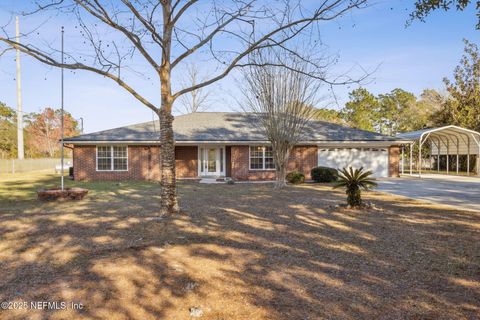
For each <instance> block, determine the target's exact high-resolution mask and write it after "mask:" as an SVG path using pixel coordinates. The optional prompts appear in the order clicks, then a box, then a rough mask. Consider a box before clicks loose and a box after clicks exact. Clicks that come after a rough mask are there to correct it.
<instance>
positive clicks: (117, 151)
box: [113, 147, 127, 158]
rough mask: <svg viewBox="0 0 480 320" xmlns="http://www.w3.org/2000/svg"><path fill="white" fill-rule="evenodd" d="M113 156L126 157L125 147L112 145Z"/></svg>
mask: <svg viewBox="0 0 480 320" xmlns="http://www.w3.org/2000/svg"><path fill="white" fill-rule="evenodd" d="M113 157H114V158H126V157H127V147H113Z"/></svg>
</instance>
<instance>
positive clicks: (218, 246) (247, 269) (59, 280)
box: [0, 182, 480, 320]
mask: <svg viewBox="0 0 480 320" xmlns="http://www.w3.org/2000/svg"><path fill="white" fill-rule="evenodd" d="M83 186H85V187H88V188H89V189H91V190H92V192H91V193H90V194H89V197H88V198H86V199H84V200H81V201H78V202H74V203H68V202H65V203H48V202H46V203H39V202H38V201H36V200H34V194H32V195H31V198H32V199H30V198H29V197H30V196H26V197H25V198H23V199H22V201H11V200H12V199H9V200H8V201H0V212H1V213H0V248H1V250H0V269H1V270H2V277H1V278H0V300H1V301H67V302H71V301H73V302H77V303H81V304H82V305H84V306H85V307H84V308H83V309H81V310H73V309H68V310H61V311H57V310H36V311H32V310H4V311H0V318H2V319H18V318H32V319H36V318H38V319H40V318H49V319H73V318H75V319H105V318H108V319H191V318H192V317H194V318H198V319H212V320H213V319H252V320H255V319H474V318H479V317H480V308H479V304H478V301H480V290H479V280H480V271H479V270H480V254H479V252H480V244H479V241H478V239H480V214H479V213H475V212H462V211H456V210H452V209H449V208H445V207H442V206H433V205H430V204H425V203H422V202H418V201H414V200H407V199H404V198H397V197H393V196H389V195H385V194H382V193H377V192H370V193H365V197H366V200H367V201H369V202H371V203H373V204H375V206H376V207H378V208H381V209H382V210H365V211H361V212H359V211H358V210H348V209H345V208H341V207H336V206H337V205H338V204H341V203H343V201H344V199H345V195H344V194H343V193H342V192H341V191H339V190H332V189H331V187H329V186H324V185H313V184H311V185H300V186H289V187H288V188H287V189H285V190H282V191H278V190H273V188H272V185H271V184H265V185H263V184H235V185H222V184H212V185H206V184H198V183H194V182H188V183H184V182H182V183H181V184H180V186H179V194H180V204H181V206H182V209H183V210H182V213H181V215H179V216H178V217H176V219H174V220H173V221H170V222H168V223H166V222H165V221H163V220H162V219H156V218H154V215H155V213H156V212H158V209H159V208H158V194H159V192H158V185H157V184H154V183H151V184H137V183H131V184H130V183H121V184H115V183H111V184H102V185H101V187H98V186H96V185H93V186H86V185H83ZM0 196H1V194H0ZM0 200H1V197H0ZM197 316H198V317H197Z"/></svg>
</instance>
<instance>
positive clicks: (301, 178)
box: [286, 171, 305, 184]
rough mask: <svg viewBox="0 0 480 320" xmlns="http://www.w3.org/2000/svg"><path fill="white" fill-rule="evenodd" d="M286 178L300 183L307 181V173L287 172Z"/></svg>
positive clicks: (294, 182)
mask: <svg viewBox="0 0 480 320" xmlns="http://www.w3.org/2000/svg"><path fill="white" fill-rule="evenodd" d="M286 179H287V181H288V182H289V183H293V184H300V183H303V182H305V175H304V174H303V173H301V172H298V171H293V172H290V173H289V174H287V177H286Z"/></svg>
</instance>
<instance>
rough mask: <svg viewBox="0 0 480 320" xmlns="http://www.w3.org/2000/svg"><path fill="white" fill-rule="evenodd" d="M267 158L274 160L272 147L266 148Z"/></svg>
mask: <svg viewBox="0 0 480 320" xmlns="http://www.w3.org/2000/svg"><path fill="white" fill-rule="evenodd" d="M265 158H273V149H272V147H265Z"/></svg>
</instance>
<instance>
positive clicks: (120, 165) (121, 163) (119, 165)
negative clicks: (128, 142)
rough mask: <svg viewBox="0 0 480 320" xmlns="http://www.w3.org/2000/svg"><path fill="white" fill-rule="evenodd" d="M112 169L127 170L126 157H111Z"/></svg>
mask: <svg viewBox="0 0 480 320" xmlns="http://www.w3.org/2000/svg"><path fill="white" fill-rule="evenodd" d="M113 170H127V159H126V158H123V159H113Z"/></svg>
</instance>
